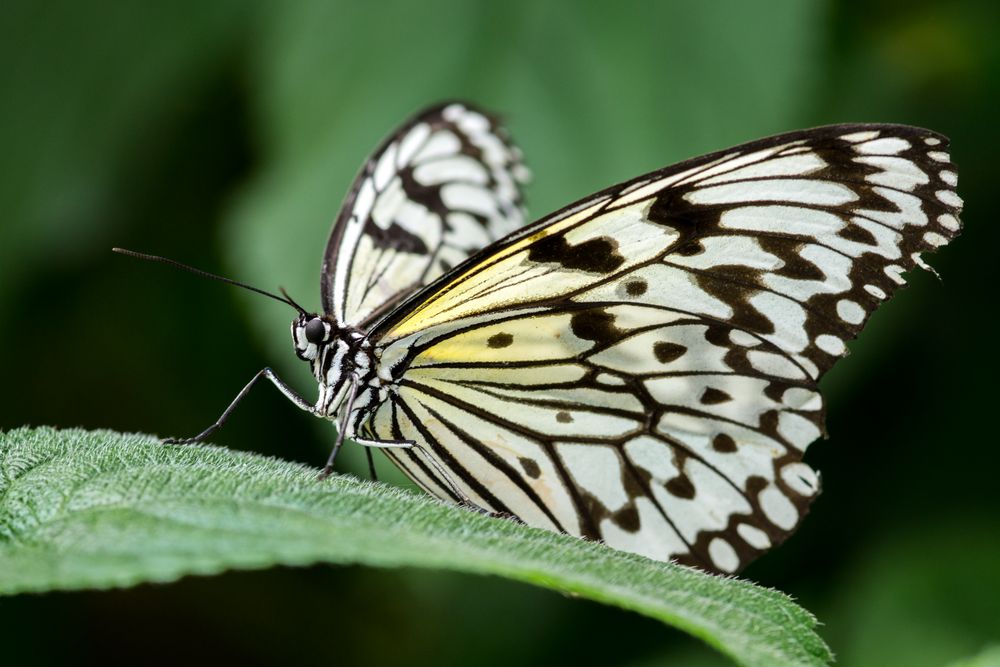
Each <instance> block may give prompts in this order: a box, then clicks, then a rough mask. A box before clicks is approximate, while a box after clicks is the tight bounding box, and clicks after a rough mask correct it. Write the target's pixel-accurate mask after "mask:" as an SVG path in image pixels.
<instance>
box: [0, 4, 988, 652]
mask: <svg viewBox="0 0 1000 667" xmlns="http://www.w3.org/2000/svg"><path fill="white" fill-rule="evenodd" d="M998 29H1000V5H998V3H996V2H993V1H991V0H984V1H982V2H971V1H964V2H963V1H960V2H949V3H928V2H910V3H901V2H891V1H889V0H879V1H876V2H840V3H834V2H825V3H821V2H800V1H798V0H788V1H783V2H761V3H746V2H712V3H698V2H676V3H667V2H661V3H653V2H648V3H642V2H619V3H607V4H599V3H578V2H570V1H568V0H567V1H565V2H556V1H546V0H540V1H536V2H531V1H525V2H507V3H487V2H481V3H475V2H461V1H458V0H456V1H455V2H407V1H405V0H383V1H382V2H378V3H363V2H318V1H316V2H287V3H277V2H275V3H266V2H249V1H246V0H231V1H226V0H223V1H217V2H198V1H184V2H179V1H174V2H158V3H137V2H124V1H123V2H101V1H97V2H90V3H77V2H68V1H67V2H11V1H10V0H7V1H6V2H4V3H3V4H2V7H0V54H2V57H0V62H2V63H3V66H2V67H0V100H2V102H0V211H2V218H0V324H2V326H0V355H2V356H0V358H2V360H3V363H2V369H3V382H2V384H0V392H2V396H3V400H2V402H0V405H2V407H0V428H9V427H13V426H17V425H21V424H52V425H58V426H67V427H68V426H85V427H93V428H96V427H107V428H113V429H116V430H138V431H146V432H155V433H159V434H162V435H181V436H186V435H191V434H194V433H196V432H198V431H200V430H201V429H202V428H204V427H205V426H207V425H208V424H209V423H211V421H213V420H214V419H215V418H216V417H217V416H218V414H219V412H220V411H221V410H222V408H224V407H225V405H226V404H227V403H228V401H229V400H230V399H231V398H232V397H233V396H234V395H235V393H236V392H237V391H238V390H239V389H240V388H241V387H242V386H243V384H244V383H245V382H246V381H247V380H249V379H250V377H251V376H252V375H253V374H254V373H255V372H256V371H257V370H259V369H260V368H262V367H263V366H265V365H271V366H273V367H275V368H276V369H277V370H278V371H279V373H280V374H281V375H283V376H285V377H286V379H287V380H289V381H290V382H291V384H293V385H294V386H296V387H298V388H299V389H300V390H301V391H302V392H303V393H304V394H305V395H306V396H312V395H313V393H312V392H313V391H314V389H313V387H314V384H313V383H312V380H311V379H310V377H309V374H308V369H307V367H306V366H305V364H302V363H301V362H298V360H297V359H296V358H295V356H294V354H293V353H292V349H291V346H290V341H289V339H288V323H289V321H290V318H291V312H290V310H289V309H288V308H287V307H283V306H281V305H280V304H276V303H273V302H271V301H269V300H267V299H263V298H259V297H256V296H254V295H251V294H246V293H243V292H241V291H238V290H234V289H231V288H227V287H223V286H219V285H217V284H214V283H210V282H207V281H202V280H197V279H195V278H193V277H191V276H187V275H184V274H182V273H179V272H171V271H169V270H165V269H163V268H162V267H157V266H151V265H144V264H140V263H137V262H134V261H132V260H128V259H126V258H122V257H118V256H115V255H112V254H111V253H110V252H109V249H110V248H111V246H112V245H121V246H125V247H131V248H136V249H139V250H145V251H147V252H154V253H157V254H162V255H167V256H170V257H173V258H176V259H178V260H181V261H184V262H189V263H191V264H194V265H196V266H199V267H202V268H205V269H207V270H210V271H217V272H220V273H223V274H225V275H228V276H232V277H234V278H238V279H243V280H247V281H249V282H251V283H253V284H256V285H259V286H261V287H264V288H269V289H270V288H274V287H276V286H277V285H279V284H280V285H284V286H285V287H287V288H288V289H289V291H290V292H291V294H292V295H293V296H294V297H295V298H296V299H297V300H299V301H301V302H303V303H304V304H305V305H306V306H307V307H315V308H318V306H319V290H318V287H319V285H318V271H319V262H320V258H321V253H322V248H323V246H324V244H325V237H326V234H327V231H328V227H329V224H330V221H331V220H332V218H333V216H334V214H335V212H336V210H337V207H338V206H339V202H340V200H341V198H342V197H343V195H344V193H345V191H346V189H347V187H348V185H349V183H350V181H351V179H352V177H353V175H354V173H355V172H356V170H357V169H358V168H359V166H360V165H361V163H362V161H363V159H364V157H365V156H366V154H367V153H368V151H369V150H371V148H372V147H374V145H375V144H376V143H377V141H379V139H380V138H381V137H382V136H383V135H384V134H386V133H387V132H388V131H389V130H390V129H392V128H393V127H394V126H395V125H396V124H398V123H399V122H401V121H402V120H403V119H404V118H405V117H407V116H408V115H409V114H410V113H411V112H413V111H415V110H416V109H418V108H420V107H422V106H424V105H427V104H430V103H433V102H435V101H438V100H440V99H443V98H456V97H457V98H467V99H470V100H472V101H474V102H477V103H479V104H481V105H484V106H486V107H488V108H491V109H495V110H497V111H500V112H502V113H503V114H504V115H505V116H506V118H507V124H508V126H509V127H510V129H511V130H512V132H513V134H514V136H515V138H516V139H517V140H518V142H519V143H520V144H521V146H522V148H523V149H524V152H525V154H526V157H527V160H528V162H529V165H530V166H531V167H532V169H533V171H534V174H535V181H534V183H533V184H532V186H531V187H530V189H529V191H528V205H529V209H530V211H531V213H532V215H533V217H537V216H539V215H541V214H544V213H546V212H548V211H550V210H552V209H554V208H557V207H559V206H561V205H563V204H566V203H568V202H570V201H572V200H574V199H576V198H578V197H581V196H583V195H586V194H587V193H589V192H591V191H594V190H597V189H599V188H601V187H604V186H606V185H609V184H611V183H614V182H617V181H620V180H624V179H626V178H629V177H632V176H635V175H638V174H640V173H642V172H644V171H649V170H652V169H655V168H657V167H660V166H663V165H665V164H668V163H671V162H675V161H677V160H680V159H682V158H685V157H689V156H691V155H696V154H700V153H704V152H707V151H710V150H714V149H718V148H723V147H726V146H728V145H731V144H734V143H738V142H742V141H745V140H750V139H754V138H757V137H760V136H764V135H767V134H771V133H775V132H780V131H785V130H791V129H796V128H800V127H807V126H812V125H818V124H823V123H832V122H844V121H887V122H902V123H911V124H916V125H923V126H927V127H930V128H933V129H935V130H938V131H940V132H943V133H945V134H947V135H949V136H951V138H952V140H953V155H954V159H955V161H956V163H957V164H958V165H959V167H960V172H961V180H960V184H959V191H960V193H961V194H962V196H963V197H964V198H965V200H966V203H967V207H966V214H965V215H964V220H965V223H966V231H965V233H964V234H963V235H962V237H961V238H959V239H958V240H957V241H956V242H955V244H954V246H953V247H949V248H946V249H945V250H944V251H943V252H941V253H940V256H935V257H933V258H932V260H931V261H932V263H933V264H934V265H935V266H936V267H937V268H938V270H939V271H940V273H941V274H942V276H943V282H939V281H937V280H935V279H934V278H933V277H932V276H930V275H928V274H921V275H913V276H911V282H912V286H911V287H910V288H908V289H906V290H904V291H903V292H901V293H900V295H899V296H898V297H897V298H896V299H895V300H894V302H893V303H892V304H891V305H889V306H888V307H886V308H885V309H884V311H883V312H880V313H879V314H878V315H877V316H876V317H875V318H874V319H873V321H872V323H871V324H870V326H869V327H868V330H867V331H866V332H865V334H864V335H863V336H862V337H861V340H859V341H858V342H856V343H855V344H854V345H853V347H852V351H853V354H852V355H851V357H850V358H848V359H847V360H845V361H844V362H842V363H841V364H840V366H839V367H838V368H837V369H835V370H834V371H833V372H832V373H830V375H829V376H828V378H826V380H825V381H824V388H825V391H826V394H827V397H828V399H829V413H830V418H829V431H830V434H831V440H830V441H828V442H820V443H817V444H816V445H814V446H813V449H811V450H810V452H809V456H808V460H809V461H810V462H811V463H812V464H813V465H814V466H816V467H818V468H819V469H821V470H822V474H823V478H824V485H825V492H824V494H823V496H822V497H821V498H820V499H819V500H818V501H817V502H816V504H815V505H814V509H813V511H812V515H811V516H810V518H809V519H808V520H807V521H806V523H805V525H804V527H803V528H802V529H801V530H800V531H799V533H798V534H797V535H796V536H795V537H793V538H792V539H791V540H790V541H789V542H788V543H786V545H784V546H783V547H781V548H780V549H778V550H777V551H776V552H775V553H773V554H771V555H769V556H767V557H765V558H763V559H762V560H761V561H759V562H758V563H756V564H755V565H753V566H752V567H751V568H750V569H749V570H748V571H747V572H746V573H745V576H746V577H748V578H750V579H753V580H755V581H757V582H760V583H762V584H764V585H767V586H772V587H775V588H779V589H781V590H784V591H786V592H788V593H790V594H791V595H793V596H795V597H796V598H797V599H798V600H799V601H800V602H801V603H802V604H803V605H804V606H805V607H807V608H808V609H810V610H812V611H813V612H814V613H816V614H817V615H818V616H819V618H820V620H821V621H822V622H823V623H824V624H825V625H824V626H823V627H822V628H821V633H822V635H823V636H824V637H825V638H826V640H827V641H828V642H829V643H830V645H831V646H832V648H833V650H834V651H835V652H836V653H837V654H838V656H839V662H840V664H843V665H872V666H876V665H905V666H920V665H941V664H945V663H947V662H949V661H951V660H955V659H958V658H961V657H963V656H966V655H969V654H973V653H975V652H977V651H978V650H980V649H981V648H983V647H984V646H986V645H988V644H990V643H991V642H994V641H1000V567H998V565H1000V521H998V519H997V517H998V509H1000V493H998V486H1000V481H998V474H1000V473H998V471H1000V438H998V437H997V434H996V430H995V428H994V425H993V424H992V422H991V419H992V417H991V415H992V414H994V413H995V410H996V407H995V405H994V402H995V400H996V398H997V391H996V389H995V384H994V382H995V380H996V378H997V376H998V371H1000V368H998V363H997V355H996V352H995V349H996V348H995V345H996V343H995V338H996V331H997V329H996V327H995V322H996V320H997V318H996V315H995V310H996V308H997V305H998V303H997V298H996V296H995V293H993V292H990V291H989V288H992V287H993V286H994V285H995V284H996V281H997V279H998V270H997V265H998V261H997V248H998V247H1000V245H998V242H1000V234H998V231H997V230H998V225H997V219H998V216H1000V204H998V201H1000V200H998V198H997V197H996V189H997V188H996V184H995V182H994V179H995V178H996V175H997V167H996V164H997V158H996V155H997V149H998V146H1000V141H998V138H1000V137H998V134H1000V132H998V130H997V127H998V125H997V120H996V117H997V105H998V102H1000V40H998V38H997V35H998V32H1000V30H998ZM333 433H334V432H333V429H332V428H331V427H330V426H329V425H328V424H323V423H317V420H313V419H312V418H310V417H308V416H307V415H303V414H302V413H300V412H299V411H298V410H297V409H296V408H295V407H294V406H292V405H291V404H289V403H288V402H287V401H285V400H284V399H283V398H282V397H281V396H280V395H278V394H277V392H275V391H273V390H272V389H271V388H261V389H258V390H255V391H254V392H253V393H252V395H251V396H250V398H249V399H248V400H247V402H246V404H244V405H243V407H242V408H241V409H240V410H239V411H238V412H237V413H236V414H235V415H234V417H233V419H232V420H231V422H230V423H229V424H228V425H227V426H226V428H225V429H224V430H223V431H222V432H220V433H219V435H218V437H217V438H216V439H215V441H216V442H218V443H220V444H225V445H228V446H230V447H236V448H244V449H251V450H253V451H257V452H263V453H267V454H272V455H276V456H281V457H284V458H288V459H293V460H298V461H303V462H307V463H310V464H313V465H319V464H321V462H322V461H323V460H324V458H325V456H326V453H327V448H328V447H329V445H330V442H331V440H332V437H333ZM343 464H344V466H345V469H346V470H360V469H361V468H360V464H361V457H359V456H358V453H357V452H353V453H348V455H347V456H345V457H344V459H343ZM379 469H380V471H381V472H382V473H383V474H385V475H386V476H388V477H390V478H392V479H394V480H398V476H395V477H393V476H392V475H391V474H390V470H389V464H388V463H386V462H384V461H382V462H380V464H379ZM0 646H2V647H3V649H2V650H3V657H2V658H0V659H2V660H3V662H4V663H5V664H12V665H13V664H21V663H22V662H27V661H28V660H30V661H31V662H32V663H34V664H55V663H67V662H72V663H75V664H87V663H101V664H118V663H133V664H134V663H139V662H141V663H145V664H149V663H151V662H152V663H163V664H170V663H177V662H181V661H186V660H199V661H202V660H205V661H207V660H215V661H225V662H230V661H233V662H235V661H239V662H240V663H242V664H244V665H272V664H279V663H288V662H297V663H302V664H313V663H324V664H339V665H354V664H359V665H360V664H380V665H404V664H405V665H414V664H435V665H467V664H481V665H507V664H518V665H549V664H553V663H554V662H556V661H559V662H562V661H565V662H574V663H577V664H610V665H656V664H684V665H687V664H692V665H714V664H720V663H721V664H724V661H722V660H721V659H720V658H717V657H716V656H715V655H714V654H712V653H711V652H710V651H709V650H708V649H707V648H704V647H702V646H701V645H700V644H699V643H697V642H695V641H694V640H691V639H689V638H687V637H685V636H683V635H681V634H680V633H677V632H674V631H671V630H669V629H666V628H664V627H662V626H661V625H659V624H658V623H656V622H653V621H651V620H648V619H645V618H642V617H639V616H637V615H634V614H630V613H626V612H621V611H618V610H615V609H609V608H604V607H601V606H599V605H596V604H593V603H589V602H583V601H579V600H573V599H570V598H564V597H560V596H558V595H555V594H552V593H550V592H545V591H539V590H535V589H533V588H530V587H528V586H524V585H519V584H514V583H510V582H506V581H500V580H493V579H482V578H473V577H469V576H461V575H454V574H442V573H435V572H425V571H380V570H367V569H360V568H339V569H338V568H331V567H316V568H310V569H301V570H273V571H266V572H256V573H231V574H226V575H223V576H219V577H214V578H209V579H187V580H184V581H182V582H180V583H177V584H174V585H170V586H141V587H139V588H136V589H132V590H127V591H115V592H109V593H73V594H51V595H45V596H23V597H19V598H11V599H0ZM11 651H13V653H11ZM11 657H13V658H14V660H13V661H11V660H10V658H11Z"/></svg>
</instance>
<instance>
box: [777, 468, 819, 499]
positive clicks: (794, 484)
mask: <svg viewBox="0 0 1000 667" xmlns="http://www.w3.org/2000/svg"><path fill="white" fill-rule="evenodd" d="M781 479H782V480H783V481H784V482H785V484H787V485H788V486H789V488H790V489H792V491H795V493H797V494H799V495H800V496H806V497H812V496H815V495H816V493H817V492H818V491H819V477H817V476H816V472H815V471H814V470H813V469H812V468H810V467H809V466H808V465H806V464H805V463H801V462H796V463H789V464H788V465H786V466H784V467H783V468H782V469H781Z"/></svg>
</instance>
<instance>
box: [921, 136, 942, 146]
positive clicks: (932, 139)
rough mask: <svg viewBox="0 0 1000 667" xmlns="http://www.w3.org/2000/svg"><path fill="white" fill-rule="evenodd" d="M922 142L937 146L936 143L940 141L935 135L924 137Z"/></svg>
mask: <svg viewBox="0 0 1000 667" xmlns="http://www.w3.org/2000/svg"><path fill="white" fill-rule="evenodd" d="M924 143H925V144H927V145H928V146H937V145H938V144H940V143H941V140H940V139H938V138H936V137H927V138H926V139H924Z"/></svg>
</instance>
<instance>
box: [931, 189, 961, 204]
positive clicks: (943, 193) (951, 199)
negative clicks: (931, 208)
mask: <svg viewBox="0 0 1000 667" xmlns="http://www.w3.org/2000/svg"><path fill="white" fill-rule="evenodd" d="M934 194H935V195H936V196H937V198H938V200H939V201H941V202H942V203H945V204H947V205H948V206H954V207H956V208H957V207H959V206H961V205H962V198H961V197H959V196H958V195H957V194H955V192H954V191H953V190H938V191H937V192H935V193H934Z"/></svg>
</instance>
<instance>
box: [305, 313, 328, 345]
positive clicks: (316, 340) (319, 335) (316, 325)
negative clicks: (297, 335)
mask: <svg viewBox="0 0 1000 667" xmlns="http://www.w3.org/2000/svg"><path fill="white" fill-rule="evenodd" d="M324 338H326V325H325V324H323V320H321V319H320V318H318V317H314V318H313V319H311V320H309V322H308V323H307V324H306V340H307V341H309V342H310V343H313V344H314V345H319V344H320V343H322V342H323V339H324Z"/></svg>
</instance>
